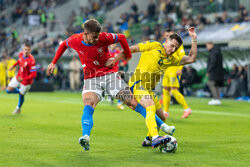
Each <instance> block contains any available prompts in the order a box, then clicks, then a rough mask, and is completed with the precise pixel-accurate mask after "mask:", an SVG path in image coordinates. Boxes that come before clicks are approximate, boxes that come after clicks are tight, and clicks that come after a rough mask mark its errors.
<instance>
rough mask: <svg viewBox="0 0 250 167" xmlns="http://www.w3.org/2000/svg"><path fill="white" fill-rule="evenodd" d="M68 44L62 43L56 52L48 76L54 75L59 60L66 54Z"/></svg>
mask: <svg viewBox="0 0 250 167" xmlns="http://www.w3.org/2000/svg"><path fill="white" fill-rule="evenodd" d="M67 48H68V47H67V44H66V41H63V42H62V43H61V45H60V46H59V48H58V49H57V51H56V55H55V57H54V59H53V60H52V62H51V63H50V64H49V66H48V69H47V74H48V75H51V74H52V73H53V71H54V70H55V68H56V63H57V61H58V60H59V58H60V57H61V56H62V55H63V53H64V52H65V50H66V49H67Z"/></svg>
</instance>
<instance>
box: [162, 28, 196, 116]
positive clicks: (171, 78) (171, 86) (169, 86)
mask: <svg viewBox="0 0 250 167" xmlns="http://www.w3.org/2000/svg"><path fill="white" fill-rule="evenodd" d="M174 33H175V32H174V31H173V30H167V31H166V32H165V38H166V39H167V38H168V37H169V36H170V35H171V34H174ZM173 55H174V56H176V57H183V56H185V51H184V47H183V45H181V46H180V47H179V48H178V49H177V51H176V52H175V53H173ZM182 68H183V66H172V67H168V68H167V69H166V71H165V73H164V77H163V81H162V86H163V108H164V115H165V117H168V116H169V110H168V109H169V104H170V100H171V97H170V93H172V95H173V96H174V97H175V99H176V100H177V102H178V103H179V104H181V105H182V107H183V109H184V113H183V115H182V118H187V117H188V116H189V115H190V114H191V109H190V108H189V107H188V105H187V103H186V101H185V99H184V96H183V95H182V94H181V93H180V92H179V90H178V88H179V87H180V84H179V81H180V77H181V71H182Z"/></svg>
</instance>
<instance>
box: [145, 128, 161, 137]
mask: <svg viewBox="0 0 250 167" xmlns="http://www.w3.org/2000/svg"><path fill="white" fill-rule="evenodd" d="M159 130H160V127H157V131H158V133H159ZM147 136H148V137H149V138H152V136H151V135H150V133H149V131H148V133H147Z"/></svg>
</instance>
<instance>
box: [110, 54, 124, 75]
mask: <svg viewBox="0 0 250 167" xmlns="http://www.w3.org/2000/svg"><path fill="white" fill-rule="evenodd" d="M120 53H121V51H119V50H117V49H116V50H113V51H109V54H110V56H111V57H116V56H118V55H119V54H120ZM114 67H115V68H116V71H118V69H119V61H117V62H116V63H115V65H114Z"/></svg>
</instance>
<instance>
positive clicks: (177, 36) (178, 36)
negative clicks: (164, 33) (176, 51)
mask: <svg viewBox="0 0 250 167" xmlns="http://www.w3.org/2000/svg"><path fill="white" fill-rule="evenodd" d="M169 39H170V40H172V39H175V40H176V41H177V42H178V43H179V44H180V46H181V45H182V44H183V41H182V39H181V37H180V35H178V34H177V33H174V34H172V35H170V36H169Z"/></svg>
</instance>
